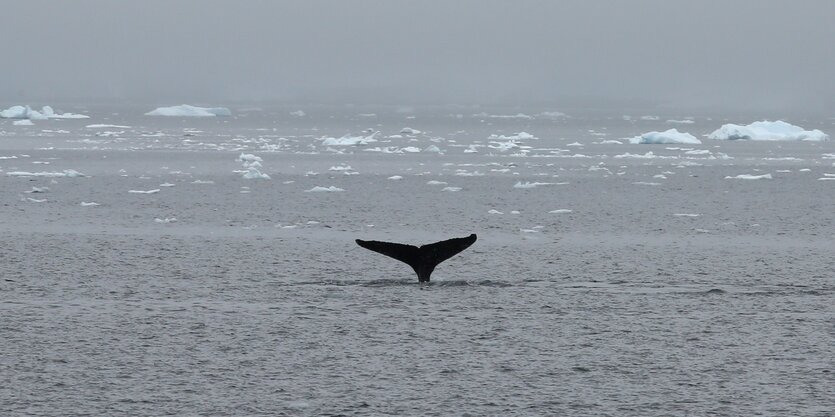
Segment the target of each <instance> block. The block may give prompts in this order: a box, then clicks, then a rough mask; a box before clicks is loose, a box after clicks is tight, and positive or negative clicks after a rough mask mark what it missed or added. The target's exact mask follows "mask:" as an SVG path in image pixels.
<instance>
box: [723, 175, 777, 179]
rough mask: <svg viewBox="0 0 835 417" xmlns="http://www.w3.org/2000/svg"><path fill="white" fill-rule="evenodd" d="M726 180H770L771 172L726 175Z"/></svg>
mask: <svg viewBox="0 0 835 417" xmlns="http://www.w3.org/2000/svg"><path fill="white" fill-rule="evenodd" d="M725 179H726V180H770V179H771V174H763V175H751V174H740V175H736V176H730V175H728V176H726V177H725Z"/></svg>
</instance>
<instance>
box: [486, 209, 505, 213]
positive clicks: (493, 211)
mask: <svg viewBox="0 0 835 417" xmlns="http://www.w3.org/2000/svg"><path fill="white" fill-rule="evenodd" d="M487 214H504V213H502V212H500V211H498V210H495V209H490V210H488V211H487Z"/></svg>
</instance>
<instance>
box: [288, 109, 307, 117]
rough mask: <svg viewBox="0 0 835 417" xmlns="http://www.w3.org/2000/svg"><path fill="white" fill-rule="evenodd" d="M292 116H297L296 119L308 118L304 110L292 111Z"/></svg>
mask: <svg viewBox="0 0 835 417" xmlns="http://www.w3.org/2000/svg"><path fill="white" fill-rule="evenodd" d="M290 116H295V117H304V116H307V113H305V112H304V111H302V110H296V111H291V112H290Z"/></svg>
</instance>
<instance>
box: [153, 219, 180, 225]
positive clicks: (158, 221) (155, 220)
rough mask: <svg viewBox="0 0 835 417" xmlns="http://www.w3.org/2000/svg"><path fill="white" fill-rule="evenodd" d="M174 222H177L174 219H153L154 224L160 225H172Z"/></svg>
mask: <svg viewBox="0 0 835 417" xmlns="http://www.w3.org/2000/svg"><path fill="white" fill-rule="evenodd" d="M176 221H177V218H176V217H166V218H164V219H160V218H159V217H157V218H155V219H154V222H156V223H162V224H168V223H174V222H176Z"/></svg>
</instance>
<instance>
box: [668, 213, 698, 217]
mask: <svg viewBox="0 0 835 417" xmlns="http://www.w3.org/2000/svg"><path fill="white" fill-rule="evenodd" d="M673 216H676V217H699V216H701V214H696V213H675V214H673Z"/></svg>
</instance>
